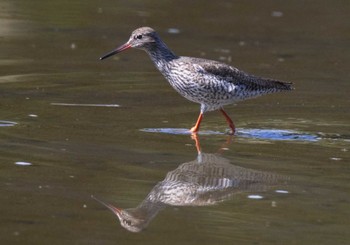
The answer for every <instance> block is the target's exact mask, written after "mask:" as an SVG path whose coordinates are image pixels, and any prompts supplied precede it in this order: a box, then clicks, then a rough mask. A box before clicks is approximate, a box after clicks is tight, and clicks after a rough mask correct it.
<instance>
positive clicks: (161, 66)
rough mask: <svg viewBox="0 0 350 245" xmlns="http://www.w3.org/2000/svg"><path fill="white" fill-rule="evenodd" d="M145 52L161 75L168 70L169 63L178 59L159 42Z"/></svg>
mask: <svg viewBox="0 0 350 245" xmlns="http://www.w3.org/2000/svg"><path fill="white" fill-rule="evenodd" d="M146 52H147V53H148V55H149V56H150V58H151V60H152V61H153V63H154V64H155V66H156V67H157V68H158V70H159V71H161V72H162V73H163V72H165V71H166V70H167V69H168V65H169V62H170V61H172V60H174V59H177V58H178V56H176V55H175V54H174V53H173V52H172V51H171V50H170V49H169V48H168V47H167V46H166V44H165V43H164V42H163V41H161V40H159V41H158V42H157V43H155V44H154V45H152V46H151V47H149V48H148V49H146Z"/></svg>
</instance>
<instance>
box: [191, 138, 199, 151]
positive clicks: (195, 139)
mask: <svg viewBox="0 0 350 245" xmlns="http://www.w3.org/2000/svg"><path fill="white" fill-rule="evenodd" d="M191 139H193V140H194V142H195V143H196V149H197V153H198V154H201V145H200V143H199V138H198V135H197V134H192V135H191Z"/></svg>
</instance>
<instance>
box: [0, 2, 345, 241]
mask: <svg viewBox="0 0 350 245" xmlns="http://www.w3.org/2000/svg"><path fill="white" fill-rule="evenodd" d="M0 7H1V8H0V20H1V21H0V38H1V42H2V45H1V46H0V50H1V52H0V53H1V56H0V65H1V73H0V87H1V89H0V107H1V111H0V136H1V137H0V144H1V147H0V153H1V154H0V163H1V169H2V171H1V172H0V177H1V180H2V183H3V186H2V188H1V190H2V191H1V195H0V209H1V210H2V215H1V217H2V218H1V221H0V236H1V238H2V242H3V243H4V244H16V243H18V244H62V243H67V244H115V243H118V244H135V243H136V244H139V243H140V244H141V243H142V244H164V243H167V244H179V243H182V244H236V243H237V244H348V243H350V235H349V234H348V230H349V228H350V221H349V219H348V217H349V214H350V198H349V194H350V188H349V187H350V184H349V175H350V166H349V160H350V157H349V150H350V130H349V129H350V127H349V124H350V117H349V106H350V103H349V102H350V100H349V91H350V85H349V74H348V65H347V64H348V63H349V59H350V53H349V51H348V40H349V32H348V31H347V30H348V29H349V26H350V22H349V21H348V13H349V4H348V3H347V1H333V2H332V5H330V4H329V2H328V1H318V2H317V4H315V3H311V2H288V1H287V2H285V1H284V2H275V1H263V2H261V1H251V2H247V1H235V2H231V1H222V2H215V3H211V2H210V1H206V2H203V1H191V2H188V3H187V2H186V3H185V2H182V3H181V4H173V3H170V2H159V3H153V2H151V1H149V2H148V1H146V2H144V1H128V2H115V1H100V2H98V4H97V5H96V2H95V1H84V3H72V2H71V1H62V0H61V1H55V2H54V3H53V2H45V1H23V0H20V1H13V2H12V1H1V2H0ZM209 10H210V11H209ZM169 16H170V17H171V18H169ZM143 25H148V26H152V27H154V28H155V29H157V30H158V31H159V33H160V35H161V36H162V37H163V39H164V41H165V42H166V43H167V44H168V45H169V47H171V48H172V49H173V50H174V52H175V53H177V54H179V55H181V54H183V55H188V56H198V57H205V58H210V59H215V60H221V61H223V62H226V63H229V64H232V65H235V66H237V67H239V68H240V69H242V70H245V71H247V72H249V73H254V74H256V75H261V76H266V77H273V78H276V79H281V80H286V81H292V82H294V84H295V87H296V90H295V91H292V92H290V93H281V94H275V95H269V96H265V97H261V98H257V99H254V100H249V101H245V102H242V103H239V104H237V105H232V106H229V107H227V108H226V111H227V113H228V114H230V115H231V116H232V118H233V119H234V121H235V124H236V126H237V128H238V132H237V134H236V135H235V136H234V137H230V136H228V135H226V134H225V132H226V130H227V128H226V123H225V120H224V118H222V116H221V115H220V113H218V112H210V113H207V114H206V115H205V118H204V121H203V123H202V131H201V133H200V134H199V135H198V139H197V142H196V141H195V139H192V138H191V136H190V134H188V131H187V129H188V128H190V127H191V126H193V125H192V124H193V123H194V122H195V120H196V118H197V116H198V112H199V106H198V105H196V104H193V103H191V102H188V101H186V100H185V99H183V98H181V97H180V96H179V95H177V94H176V92H174V91H173V90H172V89H171V88H170V86H169V85H168V84H167V83H166V81H165V80H164V78H163V77H162V76H161V75H160V74H159V73H158V72H157V71H156V70H155V68H154V67H153V65H152V63H151V62H150V61H149V58H148V57H147V56H146V55H145V54H144V53H143V52H141V51H136V50H132V51H129V52H126V53H123V54H120V55H119V56H115V57H114V58H111V59H109V60H105V61H103V62H101V61H99V60H98V58H99V57H100V56H101V55H102V54H104V53H106V52H108V51H110V50H112V49H113V48H114V47H116V46H117V45H119V44H121V43H123V42H125V41H126V40H127V39H128V37H129V34H130V32H131V31H132V30H133V29H135V28H136V27H139V26H143ZM199 146H200V150H201V153H200V154H199V153H198V152H197V151H198V149H199ZM201 156H204V158H205V156H209V159H210V161H211V164H214V165H215V164H217V165H220V164H221V163H222V162H224V164H225V166H227V165H228V166H229V167H227V168H228V169H230V171H228V172H229V173H230V174H227V175H215V176H214V177H213V175H212V174H213V173H226V172H225V171H224V170H223V169H227V168H224V167H218V168H209V169H213V170H212V171H209V172H205V173H203V172H200V171H198V170H191V172H184V173H183V172H181V174H180V175H174V173H177V171H179V169H181V166H188V164H190V163H191V164H194V165H191V166H193V168H194V169H196V166H197V165H200V164H202V163H203V158H201ZM205 159H207V158H205ZM196 164H197V165H196ZM202 166H204V167H205V166H206V165H205V164H202ZM210 166H211V165H210ZM215 166H216V165H215ZM220 166H221V165H220ZM204 167H203V168H204ZM237 169H238V170H237ZM239 173H264V174H265V175H266V176H278V177H276V179H278V180H279V181H272V182H271V181H266V179H265V181H264V179H262V178H260V179H259V178H257V177H256V178H251V177H249V178H248V177H247V176H250V175H248V174H246V175H244V174H241V175H239ZM237 174H238V175H239V176H238V177H237ZM265 175H263V176H265ZM174 176H175V177H174ZM176 176H177V177H176ZM178 176H180V177H178ZM198 176H199V177H198ZM218 176H219V177H218ZM253 176H255V175H253ZM258 176H259V175H258ZM169 179H170V180H172V181H174V180H178V179H180V180H181V181H182V182H181V183H180V184H181V185H183V186H185V185H193V184H194V183H197V184H198V185H199V184H200V185H199V186H200V187H201V188H202V189H200V188H199V189H200V190H201V191H202V192H201V195H200V197H206V199H203V198H202V199H198V198H197V199H196V198H195V196H196V195H194V194H192V196H190V197H192V199H191V200H192V202H189V201H188V202H187V205H184V203H182V204H181V203H179V202H177V203H176V202H170V201H169V200H172V199H166V198H165V197H164V193H167V192H164V191H163V192H159V191H158V192H155V190H157V188H156V187H157V186H158V187H159V186H164V185H162V184H160V183H163V184H164V183H167V182H166V180H169ZM203 179H204V180H206V181H202V180H203ZM272 179H274V178H272ZM268 180H269V179H268ZM213 183H223V184H221V185H218V184H216V185H214V184H213ZM227 183H229V184H227ZM230 183H231V184H230ZM232 183H235V184H236V185H234V184H232ZM239 183H245V185H243V184H242V185H240V184H239ZM178 184H179V183H178ZM180 184H179V185H180ZM203 186H204V187H203ZM213 186H215V188H214V187H213ZM219 186H221V187H220V188H221V189H220V188H219ZM209 187H211V188H212V189H210V188H209ZM227 187H230V188H227ZM155 188H156V189H155ZM158 189H159V188H158ZM197 189H198V188H197ZM199 189H198V190H199ZM209 189H210V191H209V192H205V191H208V190H209ZM214 189H215V190H214ZM162 190H163V189H162ZM171 190H173V189H171V188H170V189H169V190H168V191H169V192H171ZM150 193H158V196H159V197H161V198H162V199H159V200H162V201H159V200H158V199H157V200H158V201H157V205H158V204H159V203H161V208H160V209H159V212H157V213H156V215H154V216H152V219H150V220H147V222H148V223H147V225H146V226H145V227H144V228H143V229H142V231H140V232H138V233H133V232H130V231H129V230H127V229H125V228H123V227H122V226H121V225H120V223H119V221H118V218H117V217H116V216H115V215H113V213H112V212H111V211H110V210H108V209H107V208H106V207H105V206H103V205H101V204H100V203H98V202H96V200H94V199H92V198H91V195H94V196H95V197H97V198H98V199H99V200H102V201H103V202H105V203H110V204H112V205H114V206H116V207H118V208H122V209H128V208H135V207H137V206H138V205H139V204H140V203H142V202H143V201H144V200H147V197H149V194H150ZM159 193H160V194H159ZM174 193H177V194H178V196H179V197H182V198H183V197H184V196H180V194H179V193H181V192H180V191H175V192H174ZM216 197H217V199H215V198H216ZM186 200H189V199H186ZM203 200H209V201H210V202H209V203H208V202H206V203H205V202H204V201H203ZM199 201H202V202H199ZM198 203H201V204H202V205H197V204H198ZM195 204H196V205H195ZM204 204H206V205H204ZM157 205H156V206H157ZM157 207H158V206H157ZM152 210H153V209H152Z"/></svg>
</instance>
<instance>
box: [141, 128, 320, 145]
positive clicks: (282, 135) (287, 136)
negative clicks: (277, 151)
mask: <svg viewBox="0 0 350 245" xmlns="http://www.w3.org/2000/svg"><path fill="white" fill-rule="evenodd" d="M140 131H142V132H147V133H163V134H175V135H190V134H191V132H190V131H189V130H188V129H184V128H144V129H141V130H140ZM198 134H200V135H224V134H226V133H223V132H219V131H210V130H203V131H199V132H198ZM235 135H236V136H238V137H243V138H254V139H261V140H282V141H283V140H284V141H308V142H315V141H318V140H320V137H319V136H317V135H314V134H309V133H302V132H297V131H294V130H281V129H237V131H236V134H235Z"/></svg>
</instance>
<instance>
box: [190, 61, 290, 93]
mask: <svg viewBox="0 0 350 245" xmlns="http://www.w3.org/2000/svg"><path fill="white" fill-rule="evenodd" d="M193 66H194V68H195V69H196V70H197V72H200V73H203V74H206V75H208V76H210V75H211V76H214V77H216V78H218V79H219V80H223V81H226V82H228V83H234V84H235V85H240V84H241V85H244V86H245V87H250V88H252V89H258V88H260V89H271V88H274V89H277V90H291V89H293V87H292V83H289V82H282V81H278V80H274V79H269V78H261V77H257V76H253V75H250V74H247V73H245V72H243V71H240V70H239V69H237V68H235V67H232V66H229V65H226V64H224V63H220V62H217V61H208V60H205V59H197V60H196V62H195V63H194V64H193Z"/></svg>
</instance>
